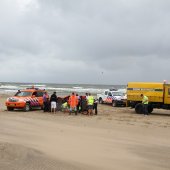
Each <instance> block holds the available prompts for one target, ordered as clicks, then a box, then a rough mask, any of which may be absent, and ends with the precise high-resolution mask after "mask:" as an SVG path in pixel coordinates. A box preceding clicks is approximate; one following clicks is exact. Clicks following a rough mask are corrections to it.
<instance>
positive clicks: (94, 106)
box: [93, 99, 98, 115]
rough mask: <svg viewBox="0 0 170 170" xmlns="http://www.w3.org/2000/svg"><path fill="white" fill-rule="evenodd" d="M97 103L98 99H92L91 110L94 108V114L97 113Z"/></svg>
mask: <svg viewBox="0 0 170 170" xmlns="http://www.w3.org/2000/svg"><path fill="white" fill-rule="evenodd" d="M97 104H98V100H97V99H94V104H93V110H95V115H97V113H98V111H97Z"/></svg>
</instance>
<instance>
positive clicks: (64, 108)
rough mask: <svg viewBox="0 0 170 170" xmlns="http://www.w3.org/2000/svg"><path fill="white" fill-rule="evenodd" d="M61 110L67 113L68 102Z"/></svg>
mask: <svg viewBox="0 0 170 170" xmlns="http://www.w3.org/2000/svg"><path fill="white" fill-rule="evenodd" d="M61 110H62V111H63V112H64V113H65V112H66V111H68V103H67V101H66V102H64V103H63V104H62V105H61Z"/></svg>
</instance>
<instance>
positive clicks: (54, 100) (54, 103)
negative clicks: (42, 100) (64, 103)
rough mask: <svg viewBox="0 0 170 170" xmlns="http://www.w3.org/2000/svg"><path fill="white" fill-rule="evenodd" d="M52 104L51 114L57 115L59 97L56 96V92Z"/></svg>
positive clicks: (51, 100) (51, 99) (52, 96)
mask: <svg viewBox="0 0 170 170" xmlns="http://www.w3.org/2000/svg"><path fill="white" fill-rule="evenodd" d="M50 103H51V112H54V113H56V110H57V95H56V92H54V93H53V94H52V95H51V97H50Z"/></svg>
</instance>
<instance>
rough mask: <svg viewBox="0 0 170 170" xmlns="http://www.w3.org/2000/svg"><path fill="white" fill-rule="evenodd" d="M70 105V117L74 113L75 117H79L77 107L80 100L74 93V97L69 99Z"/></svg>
mask: <svg viewBox="0 0 170 170" xmlns="http://www.w3.org/2000/svg"><path fill="white" fill-rule="evenodd" d="M68 102H69V105H70V115H71V113H72V112H73V111H74V112H75V115H77V105H78V98H77V96H76V95H75V93H74V92H73V93H72V95H71V96H70V97H69V101H68Z"/></svg>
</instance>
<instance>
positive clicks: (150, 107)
mask: <svg viewBox="0 0 170 170" xmlns="http://www.w3.org/2000/svg"><path fill="white" fill-rule="evenodd" d="M152 111H153V107H152V105H150V104H149V105H148V113H152Z"/></svg>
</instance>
